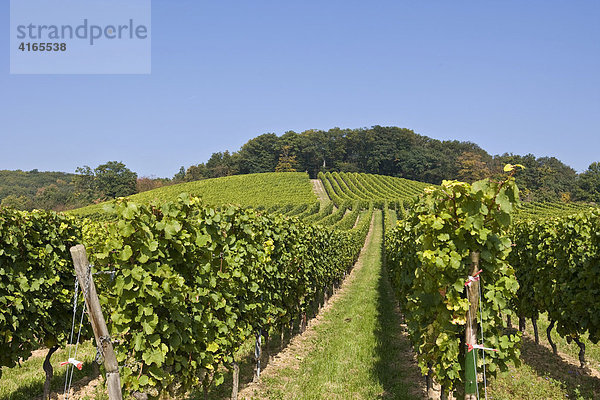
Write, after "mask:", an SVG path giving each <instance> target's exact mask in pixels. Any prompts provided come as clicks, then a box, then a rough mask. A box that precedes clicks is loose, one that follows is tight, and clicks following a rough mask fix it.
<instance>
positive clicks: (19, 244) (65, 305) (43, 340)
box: [0, 207, 81, 374]
mask: <svg viewBox="0 0 600 400" xmlns="http://www.w3.org/2000/svg"><path fill="white" fill-rule="evenodd" d="M80 241H81V234H80V232H79V229H78V228H77V226H76V225H74V221H73V219H72V218H69V217H65V216H61V215H58V214H55V213H52V212H43V211H33V212H24V211H16V210H12V209H9V208H3V207H2V208H0V368H1V367H6V366H8V367H11V366H13V365H14V364H15V363H16V362H17V361H18V360H19V359H26V358H27V357H29V356H30V355H31V351H32V350H35V349H36V348H37V347H39V346H41V345H42V344H46V345H53V344H56V343H58V342H59V341H60V342H62V341H63V340H64V339H65V338H66V335H68V333H69V329H70V327H71V317H72V301H73V300H72V298H73V288H74V279H73V276H74V275H73V266H72V265H73V263H72V262H71V261H70V254H69V247H70V246H73V245H75V244H77V243H78V242H80ZM0 374H1V370H0Z"/></svg>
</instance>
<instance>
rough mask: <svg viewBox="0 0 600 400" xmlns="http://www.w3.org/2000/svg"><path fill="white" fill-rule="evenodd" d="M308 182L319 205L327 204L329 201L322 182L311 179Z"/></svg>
mask: <svg viewBox="0 0 600 400" xmlns="http://www.w3.org/2000/svg"><path fill="white" fill-rule="evenodd" d="M310 182H311V183H312V187H313V192H314V193H315V194H316V195H317V198H318V199H319V201H320V202H321V205H323V204H325V203H327V202H329V201H330V200H329V196H328V195H327V192H326V191H325V187H324V186H323V182H321V180H320V179H311V180H310Z"/></svg>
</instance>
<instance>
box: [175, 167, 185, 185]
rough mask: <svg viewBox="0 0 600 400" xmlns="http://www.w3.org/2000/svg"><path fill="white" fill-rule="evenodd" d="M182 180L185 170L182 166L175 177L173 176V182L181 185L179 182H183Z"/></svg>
mask: <svg viewBox="0 0 600 400" xmlns="http://www.w3.org/2000/svg"><path fill="white" fill-rule="evenodd" d="M184 178H185V168H184V166H183V165H182V166H181V168H179V172H177V173H176V174H175V175H173V182H174V183H181V182H183V179H184Z"/></svg>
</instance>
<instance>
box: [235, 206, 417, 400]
mask: <svg viewBox="0 0 600 400" xmlns="http://www.w3.org/2000/svg"><path fill="white" fill-rule="evenodd" d="M373 221H374V222H373V224H372V227H371V231H370V233H369V236H368V237H367V241H366V243H365V247H364V248H363V251H362V252H361V255H360V257H359V260H358V262H357V264H356V265H355V268H354V270H353V271H352V273H351V274H350V276H349V277H348V278H347V280H346V282H344V285H343V286H342V288H341V289H340V291H338V293H337V294H336V295H335V296H334V297H333V298H332V299H331V301H330V303H329V304H328V306H327V307H326V308H324V309H323V310H322V312H321V313H320V314H319V315H318V316H317V317H316V318H315V319H314V320H313V321H311V324H310V325H309V327H308V329H307V330H306V332H305V333H304V334H302V335H300V336H298V337H296V338H295V339H294V340H292V343H290V346H288V347H287V348H286V349H285V350H284V351H283V352H282V353H281V354H280V355H278V357H277V358H276V359H275V360H274V361H273V362H272V363H271V364H270V365H269V366H268V367H267V368H266V369H265V371H264V373H263V375H262V376H261V382H260V384H254V385H250V386H248V387H247V388H246V389H245V390H244V391H243V392H242V393H241V396H240V397H241V398H245V399H250V398H251V399H378V398H382V399H421V398H423V396H424V389H423V387H422V385H421V383H422V378H420V374H419V371H418V369H417V367H416V364H415V361H414V355H413V353H412V352H411V350H410V344H409V342H408V340H407V339H406V337H405V336H404V335H403V333H402V327H401V321H400V316H399V314H398V312H397V310H396V303H395V301H394V297H393V293H392V290H391V287H390V286H389V282H388V279H387V276H385V274H384V272H383V269H382V260H381V246H382V225H381V212H376V213H375V216H374V219H373Z"/></svg>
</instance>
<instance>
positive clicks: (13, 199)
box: [0, 194, 33, 211]
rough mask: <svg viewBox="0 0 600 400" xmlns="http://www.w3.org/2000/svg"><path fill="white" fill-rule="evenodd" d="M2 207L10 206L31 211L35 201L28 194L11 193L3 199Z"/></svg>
mask: <svg viewBox="0 0 600 400" xmlns="http://www.w3.org/2000/svg"><path fill="white" fill-rule="evenodd" d="M0 205H1V206H2V207H10V208H14V209H17V210H23V211H29V210H31V209H32V208H33V202H32V201H31V199H30V198H28V197H27V196H16V195H14V194H10V195H8V196H6V197H5V198H3V199H2V202H1V203H0Z"/></svg>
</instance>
